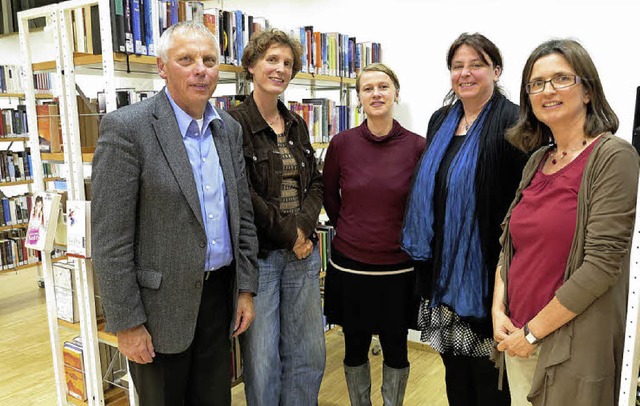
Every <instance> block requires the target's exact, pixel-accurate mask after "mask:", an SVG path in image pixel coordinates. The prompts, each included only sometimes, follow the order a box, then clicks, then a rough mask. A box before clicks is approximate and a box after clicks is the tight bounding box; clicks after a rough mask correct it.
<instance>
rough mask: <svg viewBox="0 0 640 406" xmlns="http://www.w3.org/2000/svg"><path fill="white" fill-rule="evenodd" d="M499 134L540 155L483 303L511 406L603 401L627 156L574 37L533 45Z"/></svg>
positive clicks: (623, 275)
mask: <svg viewBox="0 0 640 406" xmlns="http://www.w3.org/2000/svg"><path fill="white" fill-rule="evenodd" d="M520 106H521V107H520V119H519V121H518V123H517V124H516V126H515V127H513V128H512V129H511V130H510V132H509V134H508V136H509V137H511V139H512V141H513V142H514V143H515V144H517V145H519V146H521V147H522V148H523V149H527V150H532V149H534V148H536V147H540V146H542V145H543V144H545V143H548V142H549V141H551V142H552V144H551V146H548V147H546V148H541V149H540V150H538V151H537V152H536V153H535V154H534V155H533V156H532V157H531V159H530V160H529V162H528V164H527V166H526V167H525V169H524V172H523V177H522V183H521V185H520V188H519V189H518V191H517V192H516V198H515V200H514V202H513V203H512V205H511V209H510V210H509V212H508V213H507V216H506V219H505V222H504V225H505V231H504V234H503V236H502V239H501V242H502V245H503V249H502V253H503V255H502V258H503V262H502V263H500V264H499V265H498V270H497V273H496V278H495V281H496V282H495V289H494V302H493V307H492V315H493V324H494V338H495V339H496V341H498V343H499V345H498V347H497V349H498V350H499V351H503V352H506V354H507V356H506V367H507V373H508V376H509V387H510V390H511V399H512V404H513V405H528V404H529V402H532V403H533V404H534V405H565V404H579V405H594V406H595V405H599V406H604V405H614V404H617V400H616V399H617V392H618V389H619V385H620V367H621V358H622V343H623V341H624V318H625V311H626V292H627V290H628V277H629V274H628V272H629V248H630V243H631V233H632V229H633V219H634V217H635V216H634V208H635V201H636V189H637V181H638V156H637V154H636V152H635V151H634V150H633V147H631V146H630V145H629V144H628V143H627V142H625V141H623V140H620V139H618V138H617V137H614V136H613V135H612V134H611V133H613V132H615V131H616V130H617V128H618V118H617V116H616V115H615V113H614V112H613V110H612V109H611V107H610V106H609V103H608V102H607V100H606V98H605V96H604V92H603V90H602V85H601V83H600V79H599V77H598V72H597V71H596V68H595V66H594V64H593V61H592V60H591V58H590V57H589V55H588V54H587V52H586V51H585V49H584V48H583V47H582V46H581V45H580V44H579V43H577V42H576V41H573V40H552V41H548V42H545V43H543V44H541V45H540V46H539V47H538V48H536V49H535V50H534V51H533V53H532V54H531V56H530V57H529V59H528V60H527V63H526V65H525V68H524V71H523V75H522V90H521V102H520Z"/></svg>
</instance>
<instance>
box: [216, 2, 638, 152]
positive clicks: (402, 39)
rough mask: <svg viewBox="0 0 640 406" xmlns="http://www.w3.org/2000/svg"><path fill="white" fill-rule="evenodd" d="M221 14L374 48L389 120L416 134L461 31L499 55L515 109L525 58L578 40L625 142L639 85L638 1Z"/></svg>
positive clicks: (315, 7) (304, 7)
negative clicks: (385, 73)
mask: <svg viewBox="0 0 640 406" xmlns="http://www.w3.org/2000/svg"><path fill="white" fill-rule="evenodd" d="M224 7H225V8H226V9H240V10H243V11H246V12H248V13H251V14H253V15H259V16H264V17H267V18H268V19H269V20H270V21H271V23H272V25H275V26H278V27H280V28H293V27H297V26H300V25H313V26H314V29H316V30H319V31H323V32H324V31H339V32H343V33H346V34H349V35H355V36H356V38H357V39H358V41H377V42H381V43H382V52H383V61H384V62H385V63H387V64H388V65H390V66H391V67H392V68H393V69H394V70H395V71H396V73H397V74H398V77H399V79H400V85H401V91H400V98H401V102H400V105H399V106H398V108H397V111H396V116H397V118H398V119H399V120H400V121H401V123H402V124H403V125H405V126H406V127H407V128H409V129H411V130H413V131H415V132H417V133H419V134H425V133H426V128H427V122H428V119H429V117H430V115H431V114H432V113H433V112H434V111H435V110H436V109H437V108H438V107H439V106H441V105H442V99H443V98H444V96H445V94H446V93H447V91H448V89H449V85H450V82H449V75H448V71H447V68H446V62H445V58H446V52H447V50H448V48H449V45H450V44H451V42H452V41H453V40H454V39H455V38H456V37H457V36H458V35H459V34H460V33H462V32H476V31H477V32H480V33H482V34H484V35H486V36H487V37H488V38H489V39H491V40H492V41H493V42H495V43H496V45H497V46H498V47H499V48H500V50H501V51H502V54H503V60H504V65H505V66H504V73H503V77H502V79H501V83H502V85H503V87H504V88H505V89H506V90H507V94H508V96H509V98H510V99H511V100H513V101H514V102H516V103H518V100H519V94H520V90H519V89H520V79H521V75H522V68H523V67H524V63H525V61H526V59H527V57H528V56H529V54H530V52H531V51H532V50H533V49H534V48H535V47H536V46H537V45H539V44H540V43H541V42H543V41H545V40H547V39H550V38H556V37H571V38H574V39H577V40H579V41H580V42H581V43H582V45H583V46H584V47H585V48H586V49H587V50H588V51H589V53H590V54H591V56H592V58H593V59H594V61H595V64H596V67H597V68H598V71H599V73H600V77H601V79H602V82H603V85H604V90H605V94H606V95H607V98H608V100H609V102H610V103H611V105H612V107H613V109H614V110H615V112H616V113H617V114H618V116H619V118H620V124H621V125H620V129H619V131H618V135H619V136H621V137H623V138H625V139H627V140H630V139H631V127H632V124H633V111H634V106H635V95H636V87H637V86H639V85H640V77H639V76H638V75H636V74H635V73H636V72H637V71H638V70H639V69H640V52H639V51H638V49H639V45H638V44H639V40H640V34H639V31H638V26H639V23H638V18H640V2H638V1H633V0H632V1H629V0H609V1H606V2H603V1H601V0H600V1H596V0H562V1H558V0H556V1H549V0H540V1H537V2H522V1H500V0H488V1H487V0H459V1H457V2H452V1H445V0H430V1H419V0H394V1H390V0H387V1H382V0H278V1H271V2H264V0H228V1H226V2H225V3H224Z"/></svg>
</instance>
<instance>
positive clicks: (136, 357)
mask: <svg viewBox="0 0 640 406" xmlns="http://www.w3.org/2000/svg"><path fill="white" fill-rule="evenodd" d="M116 335H117V337H118V350H120V352H121V353H122V354H123V355H124V356H125V357H127V358H128V359H129V360H131V361H133V362H135V363H138V364H149V363H151V362H153V357H155V356H156V353H155V351H154V350H153V343H152V341H151V335H150V334H149V332H148V331H147V328H146V327H145V326H144V324H141V325H139V326H136V327H132V328H129V329H126V330H122V331H118V332H117V333H116Z"/></svg>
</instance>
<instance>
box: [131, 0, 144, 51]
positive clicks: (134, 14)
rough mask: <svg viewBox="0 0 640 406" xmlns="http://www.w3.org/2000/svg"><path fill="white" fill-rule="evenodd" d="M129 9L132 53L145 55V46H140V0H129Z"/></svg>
mask: <svg viewBox="0 0 640 406" xmlns="http://www.w3.org/2000/svg"><path fill="white" fill-rule="evenodd" d="M129 8H130V9H131V34H132V36H133V53H134V54H136V55H146V54H147V50H146V48H145V49H143V48H142V30H141V27H140V0H129Z"/></svg>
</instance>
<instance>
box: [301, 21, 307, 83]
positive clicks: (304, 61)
mask: <svg viewBox="0 0 640 406" xmlns="http://www.w3.org/2000/svg"><path fill="white" fill-rule="evenodd" d="M300 45H302V72H309V66H308V65H307V31H306V30H305V29H304V27H300Z"/></svg>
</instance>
